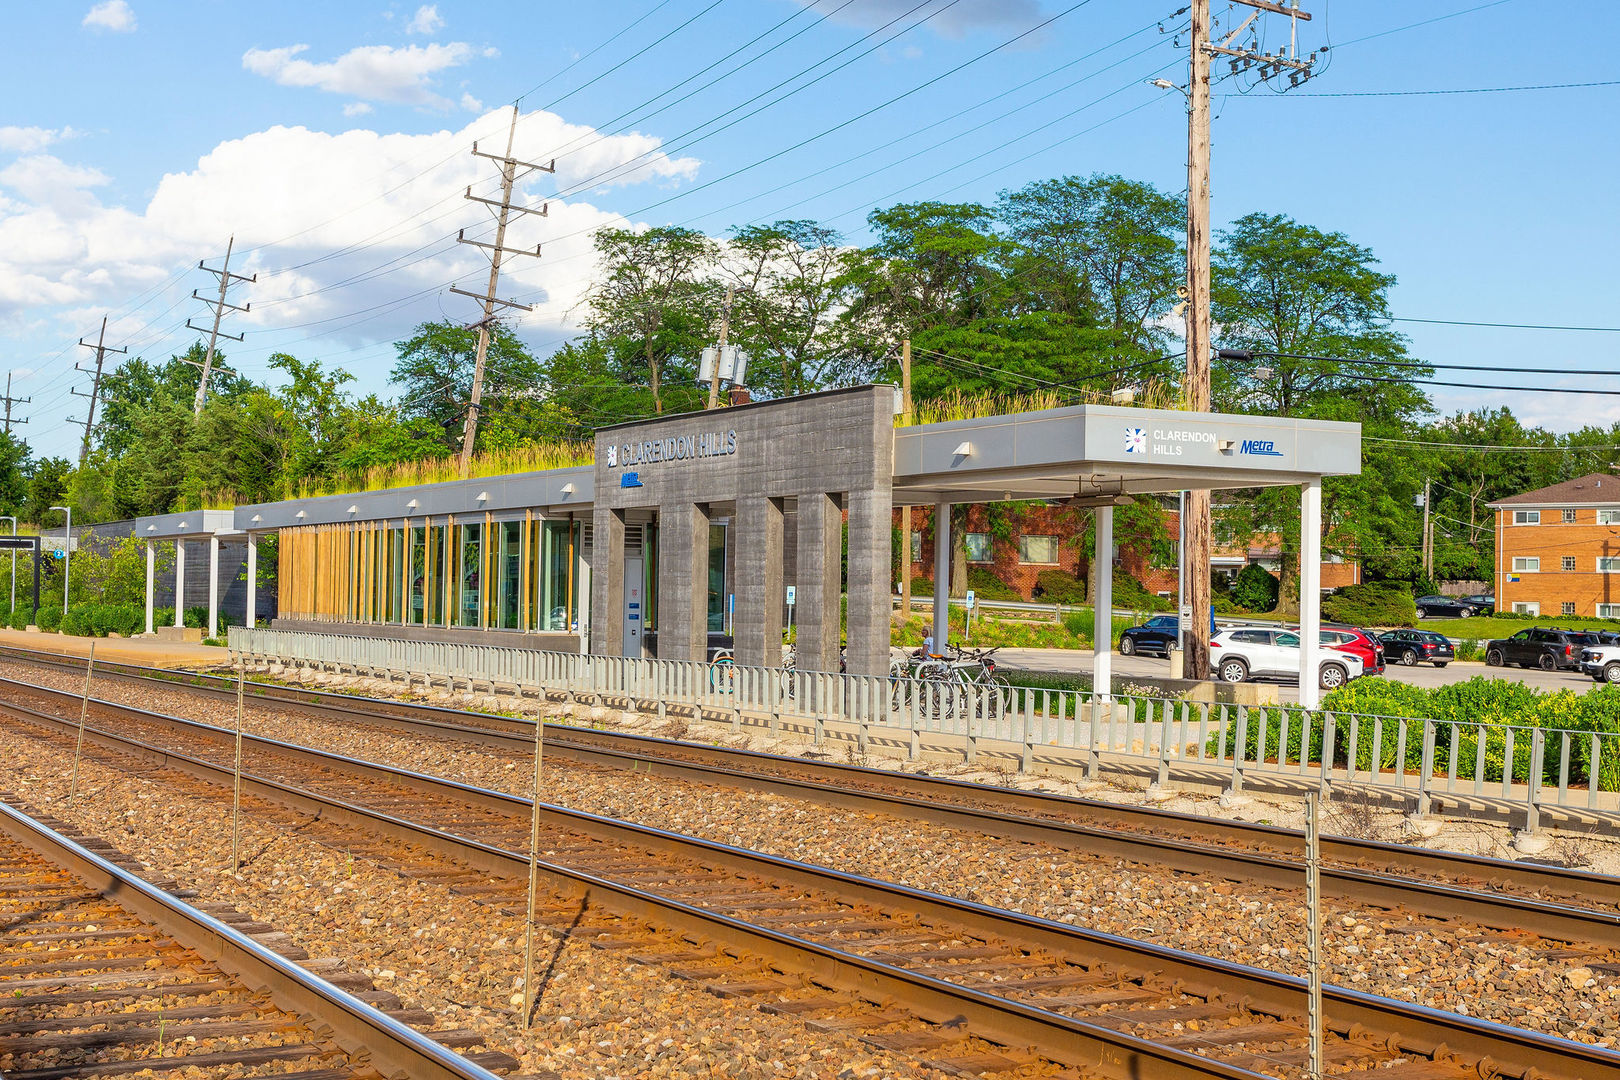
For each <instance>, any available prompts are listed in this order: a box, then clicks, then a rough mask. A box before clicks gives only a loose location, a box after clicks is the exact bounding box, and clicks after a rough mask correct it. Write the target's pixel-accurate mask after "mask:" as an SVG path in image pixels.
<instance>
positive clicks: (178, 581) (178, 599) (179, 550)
mask: <svg viewBox="0 0 1620 1080" xmlns="http://www.w3.org/2000/svg"><path fill="white" fill-rule="evenodd" d="M174 625H175V626H177V627H183V626H185V625H186V542H185V541H184V540H176V541H175V542H174Z"/></svg>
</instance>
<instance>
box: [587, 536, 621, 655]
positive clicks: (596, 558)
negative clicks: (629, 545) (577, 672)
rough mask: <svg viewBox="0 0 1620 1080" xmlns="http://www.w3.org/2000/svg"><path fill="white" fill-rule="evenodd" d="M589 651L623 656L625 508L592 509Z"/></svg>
mask: <svg viewBox="0 0 1620 1080" xmlns="http://www.w3.org/2000/svg"><path fill="white" fill-rule="evenodd" d="M589 651H590V652H592V653H595V654H596V655H597V656H623V655H624V511H622V510H613V509H609V508H607V507H601V506H598V507H596V508H595V509H594V510H592V511H591V621H590V646H589Z"/></svg>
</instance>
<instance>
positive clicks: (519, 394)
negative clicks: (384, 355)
mask: <svg viewBox="0 0 1620 1080" xmlns="http://www.w3.org/2000/svg"><path fill="white" fill-rule="evenodd" d="M397 349H398V351H399V360H398V362H397V363H396V364H395V365H394V370H393V371H392V372H391V373H390V375H389V377H390V378H391V379H392V380H393V381H394V383H395V384H396V385H398V386H399V387H400V389H401V391H402V393H401V396H400V401H399V410H400V415H401V416H403V417H404V418H405V419H406V420H414V419H418V418H420V419H423V420H428V421H431V422H432V423H433V425H434V426H435V427H437V428H438V429H439V430H440V431H441V432H443V436H442V437H443V440H444V449H445V450H446V451H449V450H453V449H455V447H456V446H457V444H458V440H459V439H460V437H461V436H460V434H459V433H460V431H461V429H462V422H463V421H464V420H465V419H466V416H467V406H468V402H470V401H471V400H472V380H473V368H474V366H475V364H476V360H477V353H478V331H477V330H473V329H469V328H467V327H465V326H462V325H460V324H459V323H452V322H429V323H423V324H422V325H421V326H418V327H417V328H416V333H415V334H414V335H413V336H412V337H410V338H409V339H408V340H406V341H402V342H400V343H399V345H398V346H397ZM541 371H542V369H541V365H540V363H539V361H537V360H535V358H534V357H533V356H532V355H530V353H529V350H528V349H527V348H525V347H524V345H523V343H522V342H521V341H519V340H518V338H517V335H516V334H514V333H512V331H511V329H510V328H508V327H507V326H505V325H504V324H502V323H494V324H492V325H491V326H490V335H489V347H488V351H487V354H486V358H485V361H484V394H483V400H482V402H481V405H482V409H483V413H484V417H483V422H482V423H481V424H480V427H479V433H478V445H477V446H476V447H474V449H480V448H482V447H483V446H484V445H485V442H486V439H487V437H488V435H487V432H486V429H487V428H490V427H494V428H495V429H496V430H499V421H498V418H499V417H500V416H502V415H503V414H504V415H506V416H508V417H510V416H511V415H513V414H515V413H521V412H523V411H524V410H525V405H524V403H525V402H528V401H532V400H534V399H535V397H536V395H537V391H538V389H539V387H540V385H541Z"/></svg>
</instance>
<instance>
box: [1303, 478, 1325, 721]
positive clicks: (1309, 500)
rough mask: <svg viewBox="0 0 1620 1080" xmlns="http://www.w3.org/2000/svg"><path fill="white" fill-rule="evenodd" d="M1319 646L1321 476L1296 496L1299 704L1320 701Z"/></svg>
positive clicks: (1320, 630) (1307, 484)
mask: <svg viewBox="0 0 1620 1080" xmlns="http://www.w3.org/2000/svg"><path fill="white" fill-rule="evenodd" d="M1321 645H1322V478H1321V477H1317V478H1315V479H1314V480H1308V481H1306V482H1305V483H1304V484H1303V485H1301V487H1300V499H1299V703H1300V704H1301V705H1303V706H1305V707H1306V708H1307V709H1314V708H1316V706H1317V705H1318V704H1319V703H1320V702H1321V700H1322V690H1321V677H1320V676H1319V675H1318V674H1317V670H1316V663H1317V657H1318V656H1319V655H1320V653H1321Z"/></svg>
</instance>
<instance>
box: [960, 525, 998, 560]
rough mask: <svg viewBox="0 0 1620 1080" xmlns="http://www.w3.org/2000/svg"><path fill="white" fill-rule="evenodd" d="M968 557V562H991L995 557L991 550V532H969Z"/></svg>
mask: <svg viewBox="0 0 1620 1080" xmlns="http://www.w3.org/2000/svg"><path fill="white" fill-rule="evenodd" d="M967 557H968V562H990V561H992V560H993V559H994V558H995V556H994V555H993V554H991V551H990V534H989V533H974V532H970V533H968V534H967Z"/></svg>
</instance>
